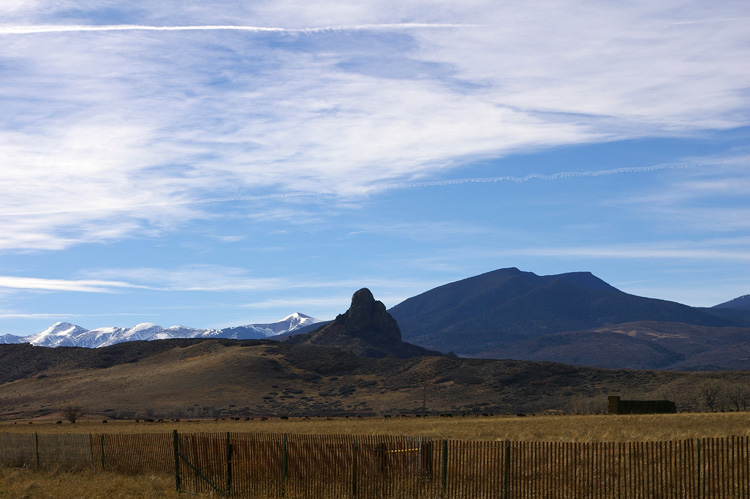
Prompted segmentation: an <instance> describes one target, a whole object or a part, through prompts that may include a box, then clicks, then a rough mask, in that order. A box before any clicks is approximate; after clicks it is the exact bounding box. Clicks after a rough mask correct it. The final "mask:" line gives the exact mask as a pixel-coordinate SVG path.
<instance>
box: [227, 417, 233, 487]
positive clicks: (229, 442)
mask: <svg viewBox="0 0 750 499" xmlns="http://www.w3.org/2000/svg"><path fill="white" fill-rule="evenodd" d="M231 493H232V440H231V435H230V433H229V432H227V495H231Z"/></svg>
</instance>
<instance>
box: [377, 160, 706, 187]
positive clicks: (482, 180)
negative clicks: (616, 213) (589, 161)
mask: <svg viewBox="0 0 750 499" xmlns="http://www.w3.org/2000/svg"><path fill="white" fill-rule="evenodd" d="M698 166H704V164H702V163H669V164H664V165H653V166H631V167H623V168H613V169H609V170H589V171H581V172H576V171H569V172H558V173H552V174H549V175H546V174H542V173H530V174H529V175H525V176H523V177H514V176H503V177H477V178H458V179H450V180H436V181H434V182H417V183H410V184H391V185H386V186H381V187H375V188H373V189H371V191H385V190H392V189H417V188H422V187H440V186H449V185H460V184H489V183H497V182H515V183H518V184H520V183H524V182H528V181H530V180H558V179H562V178H572V177H600V176H602V175H617V174H620V173H645V172H652V171H657V170H668V169H678V168H695V167H698Z"/></svg>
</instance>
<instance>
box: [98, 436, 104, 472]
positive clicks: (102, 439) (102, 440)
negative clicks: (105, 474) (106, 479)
mask: <svg viewBox="0 0 750 499" xmlns="http://www.w3.org/2000/svg"><path fill="white" fill-rule="evenodd" d="M99 442H100V444H101V451H102V471H104V435H101V439H100V441H99Z"/></svg>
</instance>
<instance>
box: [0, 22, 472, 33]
mask: <svg viewBox="0 0 750 499" xmlns="http://www.w3.org/2000/svg"><path fill="white" fill-rule="evenodd" d="M477 26H478V25H475V24H430V23H393V24H353V25H342V26H323V27H314V28H280V27H268V26H234V25H209V26H145V25H138V24H117V25H106V26H90V25H54V24H52V25H38V26H0V35H30V34H43V33H73V32H76V33H77V32H87V31H249V32H254V33H323V32H328V31H367V30H392V29H402V30H416V29H445V28H471V27H477Z"/></svg>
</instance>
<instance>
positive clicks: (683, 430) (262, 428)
mask: <svg viewBox="0 0 750 499" xmlns="http://www.w3.org/2000/svg"><path fill="white" fill-rule="evenodd" d="M175 429H176V430H177V431H179V432H180V433H198V432H208V433H213V432H226V431H231V432H261V433H304V434H337V433H343V434H355V435H409V436H424V437H434V438H445V439H454V440H506V439H507V440H514V441H549V442H627V441H663V440H680V439H688V438H701V437H724V436H733V435H736V436H750V412H728V413H680V414H658V415H627V416H626V415H618V416H614V415H585V416H528V417H517V416H495V417H452V418H439V417H429V418H348V419H347V418H335V419H330V420H329V419H326V418H313V419H299V418H291V419H289V420H281V419H269V420H267V421H261V420H259V419H255V420H253V421H232V420H225V421H222V420H219V421H214V420H200V421H180V422H164V423H144V422H140V423H136V422H135V421H111V422H108V423H106V424H103V423H102V422H101V421H81V422H78V423H76V424H74V425H73V424H69V423H64V424H55V423H54V421H53V422H34V423H33V424H28V422H27V421H25V422H17V424H11V423H7V422H4V423H0V432H19V433H33V432H39V433H168V432H171V431H172V430H175Z"/></svg>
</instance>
